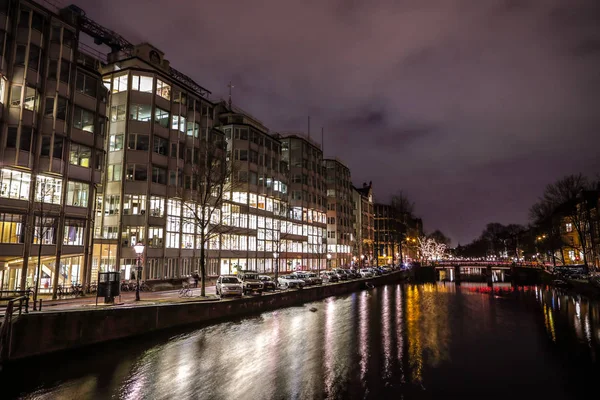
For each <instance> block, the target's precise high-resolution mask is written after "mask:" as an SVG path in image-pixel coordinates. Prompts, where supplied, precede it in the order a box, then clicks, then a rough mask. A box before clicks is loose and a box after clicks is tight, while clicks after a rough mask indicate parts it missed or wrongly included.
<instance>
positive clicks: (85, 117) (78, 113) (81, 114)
mask: <svg viewBox="0 0 600 400" xmlns="http://www.w3.org/2000/svg"><path fill="white" fill-rule="evenodd" d="M73 126H74V127H75V128H77V129H81V130H84V131H86V132H90V133H94V113H93V112H91V111H89V110H86V109H84V108H80V107H77V106H76V107H75V110H74V115H73Z"/></svg>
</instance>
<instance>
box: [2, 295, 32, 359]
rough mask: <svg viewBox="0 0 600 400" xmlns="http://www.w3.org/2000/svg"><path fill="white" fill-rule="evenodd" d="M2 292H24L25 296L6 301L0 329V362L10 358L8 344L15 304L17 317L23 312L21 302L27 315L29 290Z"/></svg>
mask: <svg viewBox="0 0 600 400" xmlns="http://www.w3.org/2000/svg"><path fill="white" fill-rule="evenodd" d="M4 292H12V293H14V292H24V293H25V294H24V295H22V296H19V297H15V298H13V299H10V300H8V304H7V305H6V311H5V313H4V321H2V326H1V327H0V362H2V361H3V360H6V359H8V358H9V357H10V344H11V341H12V340H11V336H12V323H13V314H14V312H15V304H16V303H17V302H18V303H19V305H18V308H19V316H20V315H21V313H22V311H23V302H25V314H27V313H29V295H30V294H31V291H30V290H7V291H4Z"/></svg>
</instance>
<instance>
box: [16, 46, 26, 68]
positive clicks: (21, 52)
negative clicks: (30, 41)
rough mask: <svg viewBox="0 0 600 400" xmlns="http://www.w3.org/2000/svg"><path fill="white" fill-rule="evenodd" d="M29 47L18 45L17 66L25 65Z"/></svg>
mask: <svg viewBox="0 0 600 400" xmlns="http://www.w3.org/2000/svg"><path fill="white" fill-rule="evenodd" d="M26 51H27V46H25V45H24V44H20V45H17V52H16V54H15V65H25V54H26Z"/></svg>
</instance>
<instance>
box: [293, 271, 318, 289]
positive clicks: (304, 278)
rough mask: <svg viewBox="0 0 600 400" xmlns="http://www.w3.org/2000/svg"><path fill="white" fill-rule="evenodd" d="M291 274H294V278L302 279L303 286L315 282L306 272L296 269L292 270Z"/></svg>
mask: <svg viewBox="0 0 600 400" xmlns="http://www.w3.org/2000/svg"><path fill="white" fill-rule="evenodd" d="M292 275H293V276H294V278H296V279H300V280H301V281H304V284H305V286H311V285H314V284H315V281H314V279H313V278H311V277H310V275H309V274H308V273H306V272H300V271H296V272H293V273H292Z"/></svg>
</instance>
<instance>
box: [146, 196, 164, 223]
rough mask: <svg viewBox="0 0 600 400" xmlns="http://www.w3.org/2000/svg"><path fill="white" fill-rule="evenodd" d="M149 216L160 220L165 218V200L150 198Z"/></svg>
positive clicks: (162, 198) (156, 197) (155, 197)
mask: <svg viewBox="0 0 600 400" xmlns="http://www.w3.org/2000/svg"><path fill="white" fill-rule="evenodd" d="M150 216H151V217H159V218H162V217H164V216H165V198H164V197H159V196H150Z"/></svg>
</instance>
